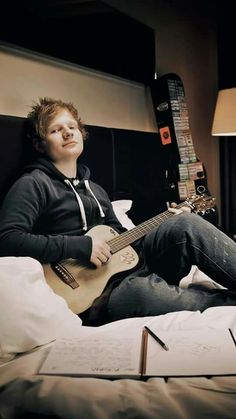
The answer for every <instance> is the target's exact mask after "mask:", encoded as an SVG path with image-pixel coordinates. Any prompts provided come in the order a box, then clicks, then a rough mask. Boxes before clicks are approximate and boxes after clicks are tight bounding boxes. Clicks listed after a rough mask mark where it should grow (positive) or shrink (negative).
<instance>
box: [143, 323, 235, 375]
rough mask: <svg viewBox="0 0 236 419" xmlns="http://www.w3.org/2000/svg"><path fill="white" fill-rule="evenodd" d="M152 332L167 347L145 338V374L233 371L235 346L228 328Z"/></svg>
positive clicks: (192, 373)
mask: <svg viewBox="0 0 236 419" xmlns="http://www.w3.org/2000/svg"><path fill="white" fill-rule="evenodd" d="M153 331H154V332H156V334H157V335H158V336H159V337H160V338H161V339H162V340H163V341H164V342H165V344H166V345H167V346H168V347H169V350H168V351H165V350H164V349H163V348H162V347H161V346H160V345H159V344H158V343H157V342H156V341H155V340H154V339H152V337H151V336H149V337H148V354H147V369H146V375H154V376H155V375H159V376H185V375H186V376H191V375H202V376H205V375H226V374H236V346H235V343H234V341H233V339H232V337H231V335H230V333H229V330H228V329H225V330H215V329H214V330H213V329H204V330H193V331H190V330H181V331H170V332H160V331H159V332H158V331H157V330H156V331H155V328H153Z"/></svg>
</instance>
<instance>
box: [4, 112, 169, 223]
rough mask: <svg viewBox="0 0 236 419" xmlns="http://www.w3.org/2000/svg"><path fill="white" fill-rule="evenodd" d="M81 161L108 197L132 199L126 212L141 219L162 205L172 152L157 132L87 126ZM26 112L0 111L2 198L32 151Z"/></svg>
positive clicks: (164, 202) (157, 211)
mask: <svg viewBox="0 0 236 419" xmlns="http://www.w3.org/2000/svg"><path fill="white" fill-rule="evenodd" d="M86 128H87V130H88V132H89V137H88V139H87V140H86V142H85V148H84V152H83V155H82V156H81V157H80V160H81V162H83V163H85V164H86V165H88V167H89V168H90V171H91V178H92V180H94V181H95V182H97V183H99V184H100V185H101V186H103V188H104V189H105V190H106V191H107V193H108V194H109V197H110V199H111V200H116V199H132V200H133V206H132V208H131V211H130V213H129V215H130V216H131V217H132V219H133V220H134V222H136V223H137V222H142V221H144V220H146V219H147V218H149V217H151V216H154V215H156V214H157V213H159V212H162V211H164V210H165V209H166V201H168V200H169V199H170V197H169V192H170V191H169V187H168V184H167V179H166V170H167V168H168V165H169V159H170V154H168V153H167V152H168V150H167V149H166V148H165V146H164V147H163V145H162V143H161V141H160V138H159V135H158V134H157V133H148V132H140V131H132V130H125V129H116V128H106V127H98V126H91V125H87V126H86ZM25 132H26V118H21V117H15V116H5V115H0V142H1V143H0V144H1V154H0V167H1V176H0V202H2V199H3V198H4V196H5V194H6V192H7V190H8V189H9V187H10V186H11V184H12V183H13V182H14V180H15V179H16V178H17V177H18V176H19V175H20V173H21V170H22V167H23V166H24V164H25V163H26V162H27V161H28V160H29V159H30V157H31V155H32V153H33V151H32V149H31V148H30V147H29V144H27V140H26V135H25Z"/></svg>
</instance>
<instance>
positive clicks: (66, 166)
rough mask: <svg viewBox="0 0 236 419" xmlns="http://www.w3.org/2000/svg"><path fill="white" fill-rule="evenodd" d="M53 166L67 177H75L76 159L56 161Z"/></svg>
mask: <svg viewBox="0 0 236 419" xmlns="http://www.w3.org/2000/svg"><path fill="white" fill-rule="evenodd" d="M52 163H53V164H54V166H55V167H56V168H57V169H58V170H59V171H60V172H61V173H63V175H65V176H66V177H68V178H75V177H76V175H77V162H76V160H73V161H68V162H57V163H54V162H52Z"/></svg>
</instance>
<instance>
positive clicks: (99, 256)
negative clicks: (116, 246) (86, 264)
mask: <svg viewBox="0 0 236 419" xmlns="http://www.w3.org/2000/svg"><path fill="white" fill-rule="evenodd" d="M110 258H111V248H110V246H109V245H108V244H107V243H106V242H105V241H104V240H101V239H96V238H92V253H91V257H90V262H92V263H93V264H94V265H95V266H96V268H100V267H101V266H102V265H104V263H107V262H108V261H109V260H110Z"/></svg>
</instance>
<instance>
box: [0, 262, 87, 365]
mask: <svg viewBox="0 0 236 419" xmlns="http://www.w3.org/2000/svg"><path fill="white" fill-rule="evenodd" d="M79 326H81V320H80V318H79V317H78V316H77V315H76V314H74V313H73V312H72V311H71V310H70V309H69V308H68V306H67V303H66V301H65V300H64V299H63V298H62V297H60V296H58V295H57V294H55V293H54V292H53V291H52V289H51V288H50V287H49V285H48V284H47V282H46V280H45V277H44V273H43V268H42V266H41V264H40V263H39V262H38V261H36V260H35V259H32V258H30V257H2V258H0V359H1V358H4V359H8V358H10V357H13V356H14V354H16V353H19V352H25V351H28V350H30V349H33V348H34V347H36V346H39V345H43V344H45V343H48V342H50V341H52V340H54V339H56V337H57V336H59V335H60V334H63V333H64V332H65V331H68V329H70V328H75V327H79Z"/></svg>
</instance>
